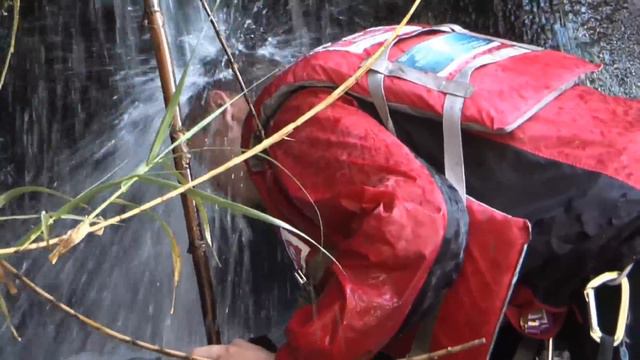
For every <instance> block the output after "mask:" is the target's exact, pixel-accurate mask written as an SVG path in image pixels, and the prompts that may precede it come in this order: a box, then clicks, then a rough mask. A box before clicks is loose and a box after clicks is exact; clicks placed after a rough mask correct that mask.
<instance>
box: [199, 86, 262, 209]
mask: <svg viewBox="0 0 640 360" xmlns="http://www.w3.org/2000/svg"><path fill="white" fill-rule="evenodd" d="M231 97H232V96H231V95H230V94H228V93H225V92H223V91H219V90H213V91H209V92H208V94H207V95H206V98H205V101H204V109H203V110H204V111H203V116H202V118H204V117H205V116H208V115H209V114H211V113H213V112H214V111H216V110H217V109H219V108H220V107H221V106H223V105H224V104H226V103H227V102H229V101H230V98H231ZM248 111H249V107H248V105H247V103H246V102H245V101H244V99H243V98H240V99H238V100H236V101H235V102H233V103H232V104H231V105H230V106H229V107H228V108H227V109H225V110H224V112H223V113H222V114H221V115H220V116H218V117H217V118H216V119H214V120H213V121H212V122H211V124H210V125H209V126H208V127H206V128H205V129H203V130H201V131H200V132H199V133H198V134H196V135H195V136H194V137H192V138H191V140H190V141H189V147H190V148H191V149H193V150H194V153H195V154H197V155H196V156H194V158H196V159H197V160H198V161H200V162H201V163H202V165H204V166H205V168H206V169H207V171H209V170H212V169H215V168H217V167H219V166H220V165H222V164H224V163H226V162H227V161H229V160H231V159H232V158H234V157H235V156H238V155H240V154H241V148H240V140H241V132H242V124H243V122H244V118H245V117H246V116H247V113H248ZM197 120H198V121H199V120H202V119H197ZM211 183H212V185H213V186H214V188H215V190H216V191H219V192H221V193H223V194H225V195H226V196H228V197H230V198H231V199H233V200H235V201H238V202H241V203H243V204H245V205H255V204H256V203H258V201H259V198H258V195H257V192H256V190H255V188H254V186H253V184H252V183H251V181H250V179H249V177H248V174H247V171H246V167H245V165H244V163H242V164H238V165H236V166H234V167H233V168H231V169H229V170H227V171H225V172H223V173H221V174H219V175H216V176H215V177H214V178H213V179H211Z"/></svg>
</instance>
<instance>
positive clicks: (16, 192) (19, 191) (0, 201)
mask: <svg viewBox="0 0 640 360" xmlns="http://www.w3.org/2000/svg"><path fill="white" fill-rule="evenodd" d="M29 193H45V194H49V195H53V196H57V197H59V198H63V199H65V200H73V198H72V197H70V196H68V195H65V194H63V193H61V192H59V191H55V190H51V189H48V188H46V187H43V186H21V187H17V188H13V189H11V190H9V191H7V192H5V193H3V194H2V195H0V208H3V207H4V206H6V205H7V204H8V203H10V202H11V201H13V200H15V199H16V198H18V197H19V196H22V195H25V194H29Z"/></svg>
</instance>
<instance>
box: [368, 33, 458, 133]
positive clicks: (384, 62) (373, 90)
mask: <svg viewBox="0 0 640 360" xmlns="http://www.w3.org/2000/svg"><path fill="white" fill-rule="evenodd" d="M428 31H445V32H452V31H453V29H452V28H451V27H450V26H449V25H439V26H434V27H431V28H428V29H423V30H421V31H417V32H413V33H410V34H404V35H400V36H399V37H398V38H397V39H396V40H395V41H394V42H393V43H392V44H391V45H389V47H388V48H387V50H386V51H385V52H384V54H382V56H381V57H380V60H378V61H377V62H376V63H375V64H374V65H373V67H372V68H371V71H369V74H368V75H367V80H368V82H369V92H370V94H371V99H372V101H373V104H374V105H375V107H376V111H378V115H380V118H381V120H382V124H383V125H384V126H385V127H386V128H387V129H388V130H389V131H390V132H391V133H392V134H393V135H394V136H395V135H396V130H395V127H394V126H393V121H392V120H391V114H390V112H389V105H388V103H387V99H386V97H385V94H384V77H385V75H392V76H398V75H396V74H402V73H403V71H402V70H403V69H395V68H393V67H392V69H391V72H388V70H389V67H390V65H392V64H390V63H389V60H388V59H389V52H390V51H391V48H393V45H394V44H395V43H396V42H397V41H398V40H400V39H405V38H409V37H413V36H416V35H418V34H422V33H424V32H428ZM411 70H413V69H411ZM414 72H415V71H414ZM404 73H406V71H405V72H404ZM417 73H419V74H418V75H419V76H420V77H423V78H424V77H427V78H428V77H429V76H425V75H427V74H424V73H422V72H417ZM431 75H433V74H431ZM398 77H403V76H398ZM434 77H435V78H436V79H423V82H420V83H419V84H421V85H424V86H427V87H430V88H433V89H435V90H439V91H444V90H443V89H449V88H451V91H455V92H456V93H464V92H465V91H467V89H466V87H463V86H460V85H457V86H455V87H454V86H446V84H445V83H444V82H446V81H447V80H446V79H443V78H439V77H438V76H435V75H434ZM403 78H404V77H403ZM405 79H407V80H411V77H410V76H408V75H407V77H406V78H405ZM465 85H466V84H465Z"/></svg>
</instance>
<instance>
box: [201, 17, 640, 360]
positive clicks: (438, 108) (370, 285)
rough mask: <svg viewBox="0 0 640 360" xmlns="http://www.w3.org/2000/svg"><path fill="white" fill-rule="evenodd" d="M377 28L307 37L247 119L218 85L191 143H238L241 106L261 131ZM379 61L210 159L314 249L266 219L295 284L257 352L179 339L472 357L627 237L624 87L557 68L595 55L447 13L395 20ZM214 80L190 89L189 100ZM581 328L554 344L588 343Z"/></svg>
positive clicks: (228, 353) (364, 53)
mask: <svg viewBox="0 0 640 360" xmlns="http://www.w3.org/2000/svg"><path fill="white" fill-rule="evenodd" d="M390 29H391V28H376V29H371V30H368V31H365V32H363V33H360V34H356V35H354V36H351V37H348V38H346V39H344V40H342V41H341V42H338V43H335V44H330V45H327V46H324V47H321V48H319V49H317V50H316V51H314V52H313V53H312V54H310V55H309V56H307V57H305V58H303V59H301V60H300V61H299V62H298V63H296V64H294V65H292V66H291V67H289V68H288V69H287V70H285V71H284V72H283V73H281V74H280V75H278V77H277V78H276V79H275V80H274V81H273V82H272V83H271V84H270V85H268V86H267V87H266V88H265V89H264V90H263V91H262V92H261V95H260V96H259V97H258V99H257V100H256V102H255V106H256V108H257V110H258V113H259V114H260V116H261V119H254V118H252V117H251V116H247V112H248V111H247V110H248V107H247V104H246V103H242V101H236V103H234V105H233V106H231V108H230V110H228V111H225V113H224V115H223V116H222V117H221V119H218V120H217V121H216V123H215V124H214V125H213V126H211V127H210V128H209V129H208V133H207V134H205V135H206V136H201V137H199V138H198V139H195V140H194V142H193V144H192V145H193V146H194V147H210V146H213V147H220V146H222V147H226V148H229V149H230V150H226V151H225V153H224V154H223V155H221V154H220V153H217V152H215V151H211V152H208V153H207V155H205V157H206V159H205V162H206V163H207V164H208V165H209V166H211V167H216V166H217V165H220V164H222V163H224V162H225V161H226V160H228V159H229V158H231V157H232V156H234V155H238V154H240V149H241V148H248V147H250V146H251V145H253V144H255V142H256V141H259V140H260V136H261V134H260V131H259V128H258V126H257V125H256V123H257V120H259V121H260V123H261V126H262V127H263V128H264V130H265V132H266V134H265V135H266V136H270V135H272V134H273V133H275V132H277V131H278V130H280V129H281V128H283V127H284V126H286V125H288V124H289V123H291V122H292V121H294V120H296V119H297V118H298V117H299V116H301V115H303V114H304V113H306V112H307V111H309V110H310V109H311V108H313V107H314V106H315V105H316V104H318V103H319V102H321V101H322V100H323V99H325V98H326V97H327V96H328V95H329V94H330V93H331V91H332V90H331V89H332V88H333V87H336V86H337V85H339V84H340V83H342V81H343V80H344V79H346V77H348V76H349V75H350V74H352V73H353V72H354V71H355V69H356V68H357V67H358V66H359V65H360V64H361V63H362V60H363V59H364V58H366V57H368V56H370V54H371V53H372V52H373V51H375V50H376V49H377V48H378V47H379V46H381V43H382V42H383V41H384V40H385V39H386V38H387V37H388V36H389V34H390ZM383 60H384V61H383V62H378V63H377V64H376V65H375V66H374V70H372V72H370V74H369V76H368V77H365V78H363V79H362V80H361V81H360V82H358V84H356V86H354V88H353V89H352V90H351V92H350V93H349V94H348V95H347V96H343V97H341V98H340V99H338V100H337V101H336V102H334V103H333V104H332V105H330V106H329V107H327V108H326V109H324V110H323V111H321V112H320V113H319V114H317V115H316V116H315V117H313V118H312V119H310V120H309V121H308V122H306V123H305V124H303V125H302V126H300V127H299V128H297V129H296V130H295V131H293V133H291V134H290V135H289V136H288V138H287V139H285V140H282V141H280V142H279V143H277V144H275V145H274V146H272V147H271V148H270V149H269V150H268V155H269V157H270V158H271V159H273V163H270V162H268V161H265V160H260V159H255V160H251V161H249V162H247V163H246V164H242V165H238V166H236V167H235V168H234V169H232V170H230V171H229V172H227V173H226V174H223V176H221V177H216V178H214V182H216V183H215V184H214V185H216V186H217V187H218V188H220V189H229V188H230V187H232V188H233V189H232V191H230V192H229V194H230V195H231V196H232V197H234V198H235V200H237V201H241V202H243V203H245V204H247V205H256V204H257V203H261V204H262V205H263V206H264V207H266V209H267V210H268V211H269V212H270V213H271V214H272V215H274V216H276V217H278V218H281V219H283V220H285V221H287V222H289V223H290V224H292V225H294V226H295V227H296V228H298V229H300V230H301V231H302V232H304V233H305V234H307V235H309V236H310V238H311V239H314V240H315V241H316V242H317V243H320V244H321V245H322V247H323V248H324V249H326V250H327V251H328V252H329V253H330V254H331V255H332V256H333V257H329V256H326V255H324V253H323V252H322V251H319V250H318V248H317V247H316V246H315V245H314V244H313V243H310V242H309V241H308V239H304V238H301V237H299V236H296V235H295V234H292V233H289V232H283V233H282V239H283V244H284V245H285V247H286V248H287V250H288V252H289V254H290V256H291V258H292V260H293V262H294V264H295V267H296V275H297V277H298V279H299V280H300V283H301V285H303V286H304V287H305V288H306V289H308V290H309V294H310V299H309V300H310V301H309V304H307V305H305V306H302V307H301V308H299V309H298V310H297V311H296V312H295V314H294V315H293V317H292V319H291V320H290V322H289V325H288V328H287V342H286V343H285V344H284V345H283V346H282V347H280V348H279V349H277V352H276V353H270V352H267V351H266V350H264V349H262V348H260V347H257V346H255V345H252V344H250V343H247V342H244V341H236V342H234V343H232V344H229V345H218V346H209V347H203V348H199V349H196V350H195V351H194V354H195V355H201V356H206V357H210V358H212V359H272V358H275V359H300V358H305V359H316V358H317V359H368V358H372V357H374V356H377V354H379V353H380V352H382V353H384V354H387V355H389V356H392V357H403V356H405V355H406V354H408V353H412V354H420V353H424V352H427V351H435V350H439V349H441V348H446V347H448V346H455V345H460V344H462V343H464V342H468V341H472V340H476V339H483V340H484V341H485V344H484V345H482V346H478V347H476V348H473V349H470V350H468V351H465V352H462V353H459V354H456V355H453V356H451V358H452V359H481V358H487V357H488V356H489V354H490V353H491V350H492V348H493V345H494V343H495V340H496V336H497V332H498V330H499V328H500V325H501V321H502V318H503V316H505V309H506V318H507V319H508V320H509V323H510V324H511V325H509V326H510V327H512V328H514V329H515V330H517V331H518V332H519V333H521V334H523V335H525V336H527V337H530V338H536V339H549V338H552V337H554V336H557V335H558V334H559V331H560V329H561V328H562V326H563V324H564V323H565V321H566V319H567V318H569V317H571V316H573V313H572V312H570V311H569V309H571V308H573V307H574V305H575V304H576V302H575V296H576V294H580V295H581V293H580V292H581V291H582V289H583V288H584V285H585V284H586V282H587V281H588V280H590V279H591V278H593V277H595V276H597V275H598V274H600V273H602V272H605V271H609V270H622V269H623V268H625V267H626V266H628V265H630V264H632V263H633V262H634V261H635V258H636V257H637V256H638V254H640V193H639V191H638V188H639V187H640V173H638V172H637V171H635V170H634V169H635V167H634V166H635V165H634V164H636V163H637V162H638V160H640V142H639V141H638V140H637V139H638V135H640V123H639V122H638V121H637V120H638V119H640V102H638V101H634V100H628V99H622V98H616V97H610V96H606V95H604V94H601V93H599V92H597V91H595V90H593V89H591V88H588V87H583V86H572V84H573V82H574V81H575V79H576V78H577V77H578V76H580V75H582V74H584V73H586V72H589V71H592V70H594V69H595V67H593V66H592V65H590V64H588V63H586V62H583V61H582V60H580V59H576V58H573V57H570V56H568V55H566V54H562V53H557V52H551V51H543V50H541V49H535V48H532V47H529V46H527V45H522V44H514V43H511V42H508V41H504V40H498V39H493V38H489V37H486V36H482V35H478V34H471V33H468V32H466V31H464V30H463V29H460V28H458V27H454V26H444V27H408V28H407V29H406V30H405V31H404V32H403V33H402V35H401V39H400V40H399V41H397V42H396V43H395V44H394V46H393V47H392V48H391V50H390V51H388V52H387V53H386V54H385V55H384V58H383ZM487 65H489V66H487ZM543 72H544V76H542V73H543ZM425 74H426V75H425ZM380 77H382V78H383V79H382V81H380ZM380 93H382V97H380ZM231 95H232V94H231V93H229V92H224V91H219V90H214V91H211V92H209V93H208V94H207V95H206V97H205V99H204V108H205V112H210V111H211V110H212V109H215V108H217V107H219V106H221V105H222V104H224V103H226V102H227V101H228V100H229V98H230V97H231ZM439 121H442V122H444V125H443V124H442V123H439ZM450 124H453V125H454V126H453V127H450V126H449V125H450ZM443 126H444V133H443ZM461 127H462V128H465V130H464V131H461V130H460V128H461ZM456 130H457V132H456ZM479 130H480V131H479ZM452 144H453V145H452ZM456 144H457V145H458V147H460V148H461V149H462V150H464V151H463V152H456V150H457V148H458V147H457V146H456ZM463 154H464V159H463V158H462V155H463ZM456 160H460V161H456ZM276 164H277V165H276ZM462 165H464V166H462ZM443 174H446V178H445V176H443ZM465 175H466V177H465ZM467 195H468V196H467ZM529 224H531V225H532V233H530V231H529V230H530V225H529ZM530 237H531V238H532V240H531V242H530V244H529V249H528V250H527V257H526V259H525V261H524V263H523V265H522V268H520V264H521V261H522V257H523V254H524V250H525V247H526V246H527V243H528V241H529V238H530ZM518 274H519V277H518ZM516 277H518V284H519V285H518V287H516V288H515V289H514V288H513V284H514V283H515V281H516ZM512 291H514V292H513V294H512ZM510 298H511V302H510V304H509V306H507V302H508V300H509V299H510ZM599 340H601V341H600V342H601V343H603V344H604V343H606V344H609V341H608V336H603V337H602V339H599ZM605 340H606V341H605ZM623 345H624V343H620V342H616V343H613V342H612V343H611V344H609V345H603V346H602V348H604V347H607V346H608V347H610V348H611V349H605V350H601V352H604V353H606V352H607V351H609V350H611V351H613V348H614V347H620V346H623ZM595 346H597V345H595V343H593V344H589V347H595ZM589 347H586V346H585V347H584V349H582V351H583V353H582V354H584V356H583V357H580V356H582V355H580V354H579V353H578V352H579V350H576V351H578V352H574V354H573V356H578V358H584V359H588V358H591V357H592V356H593V353H597V351H592V350H589ZM576 354H578V355H576Z"/></svg>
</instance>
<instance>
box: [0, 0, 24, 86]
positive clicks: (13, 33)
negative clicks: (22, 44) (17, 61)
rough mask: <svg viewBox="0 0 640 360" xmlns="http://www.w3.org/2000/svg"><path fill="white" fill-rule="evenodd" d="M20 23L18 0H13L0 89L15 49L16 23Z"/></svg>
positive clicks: (0, 76) (0, 77)
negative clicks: (11, 20) (8, 41)
mask: <svg viewBox="0 0 640 360" xmlns="http://www.w3.org/2000/svg"><path fill="white" fill-rule="evenodd" d="M19 23H20V0H13V26H12V28H11V43H10V44H9V49H8V50H7V57H6V58H5V60H4V66H3V67H2V74H1V75H0V90H1V89H2V85H4V79H5V77H6V76H7V71H8V70H9V64H10V63H11V55H13V52H14V51H15V47H16V36H17V35H18V24H19Z"/></svg>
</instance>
